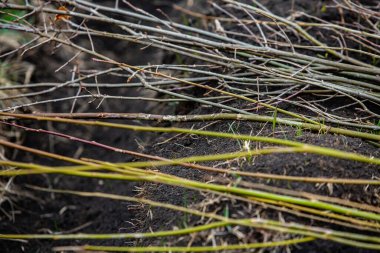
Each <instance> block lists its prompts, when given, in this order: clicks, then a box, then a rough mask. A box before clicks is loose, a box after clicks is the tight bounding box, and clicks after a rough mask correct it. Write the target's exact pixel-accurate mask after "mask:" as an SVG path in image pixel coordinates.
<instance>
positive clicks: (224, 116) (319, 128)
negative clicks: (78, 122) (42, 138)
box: [32, 113, 380, 141]
mask: <svg viewBox="0 0 380 253" xmlns="http://www.w3.org/2000/svg"><path fill="white" fill-rule="evenodd" d="M32 115H33V116H37V117H59V118H69V119H99V118H101V119H137V120H151V121H167V122H193V121H214V120H241V121H254V122H273V121H274V117H271V116H262V115H257V114H254V115H246V114H233V113H215V114H203V115H155V114H146V113H34V114H32ZM276 123H278V124H284V125H288V126H295V127H301V128H302V129H305V130H312V131H316V132H321V133H324V134H328V133H335V134H340V135H345V136H350V137H357V138H363V139H367V140H373V141H380V135H378V134H371V133H366V132H359V131H354V130H349V129H344V128H339V127H330V126H326V125H323V124H321V125H315V124H308V123H304V122H298V121H293V120H290V119H284V118H280V117H276ZM378 130H380V127H378Z"/></svg>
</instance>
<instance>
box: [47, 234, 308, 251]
mask: <svg viewBox="0 0 380 253" xmlns="http://www.w3.org/2000/svg"><path fill="white" fill-rule="evenodd" d="M313 240H315V239H314V238H313V237H302V238H296V239H290V240H284V241H275V242H258V243H247V244H238V245H221V246H189V247H174V246H173V247H170V246H166V247H165V246H163V247H162V246H147V247H117V246H94V245H86V246H82V247H70V246H69V247H65V246H63V247H56V248H55V249H54V251H62V250H63V251H66V250H70V251H79V252H81V251H103V252H216V251H222V250H223V251H226V250H227V251H231V250H250V249H260V248H273V247H280V246H291V245H297V244H301V243H306V242H310V241H313Z"/></svg>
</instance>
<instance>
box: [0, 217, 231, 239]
mask: <svg viewBox="0 0 380 253" xmlns="http://www.w3.org/2000/svg"><path fill="white" fill-rule="evenodd" d="M229 225H231V224H230V223H228V222H226V221H218V222H212V223H209V224H205V225H200V226H194V227H189V228H183V229H178V230H168V231H156V232H148V233H114V234H84V233H79V234H0V239H12V240H47V239H49V240H110V239H143V238H153V237H168V236H180V235H188V234H193V233H199V232H202V231H206V230H211V229H215V228H220V227H225V226H229Z"/></svg>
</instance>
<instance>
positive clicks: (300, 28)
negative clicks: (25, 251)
mask: <svg viewBox="0 0 380 253" xmlns="http://www.w3.org/2000/svg"><path fill="white" fill-rule="evenodd" d="M115 2H116V3H115ZM115 2H114V1H104V3H101V4H97V3H95V2H93V1H85V0H75V1H68V0H67V1H66V0H55V1H49V2H41V1H26V2H25V3H24V2H23V1H21V2H17V1H15V3H10V2H5V3H0V8H1V10H0V18H1V20H0V21H1V22H0V27H1V28H2V29H3V32H2V33H1V34H0V36H1V38H4V39H1V40H0V44H1V45H3V44H4V45H8V46H7V48H6V49H5V50H0V54H1V55H0V64H5V63H13V62H17V63H19V64H21V63H22V64H21V65H22V66H29V67H24V68H22V69H24V70H25V69H26V71H24V73H23V74H22V77H24V78H20V77H19V78H13V79H12V78H11V77H10V75H9V73H10V71H9V70H8V71H6V73H5V74H2V72H1V71H0V84H1V86H0V90H1V94H2V96H1V97H0V99H1V101H2V103H1V108H0V109H1V110H0V116H1V117H2V119H1V121H0V122H1V123H2V125H3V127H7V129H8V128H11V129H12V131H15V130H17V131H18V132H19V133H21V132H22V133H29V134H31V133H37V132H38V133H40V134H41V133H42V134H43V135H44V136H49V138H51V137H52V136H54V137H55V138H61V139H66V140H69V142H70V143H71V144H70V145H71V147H76V146H75V145H81V147H83V149H86V147H89V146H91V147H92V148H97V149H102V150H106V151H107V152H110V153H113V152H117V153H121V154H123V156H122V157H123V158H121V160H118V161H112V160H107V159H106V158H104V159H103V158H100V159H99V157H97V156H95V155H94V156H93V157H91V158H85V157H83V156H81V155H80V152H74V153H75V154H72V153H70V154H65V153H59V152H55V151H54V149H50V150H49V151H47V149H46V147H43V146H37V147H29V146H27V145H23V144H22V143H20V142H19V143H18V144H16V143H14V137H9V138H3V139H1V140H0V144H1V145H2V146H4V147H7V148H8V149H9V150H19V151H20V152H24V153H22V154H26V153H27V154H32V156H33V157H34V156H42V157H47V158H50V159H51V160H53V161H54V162H51V163H49V164H44V165H43V164H42V163H41V164H39V163H35V162H34V161H33V163H30V162H31V161H28V160H27V159H26V158H23V157H20V156H19V157H20V158H17V159H16V158H14V157H13V158H11V157H10V156H8V159H9V160H6V159H5V158H4V159H2V160H1V161H0V164H1V165H2V166H4V169H3V170H2V171H0V176H1V177H2V178H4V179H5V178H13V177H16V176H17V178H20V177H27V178H34V177H36V176H37V175H48V174H58V175H66V176H74V177H83V178H96V179H102V180H109V181H113V180H115V181H117V180H122V181H123V180H126V181H138V182H142V183H144V184H141V185H140V186H139V187H141V189H142V190H141V192H140V195H138V197H137V196H135V197H131V196H124V195H123V193H122V191H121V190H120V191H119V192H117V191H116V192H117V193H118V194H108V193H105V192H89V191H86V192H84V191H81V192H79V191H75V190H70V189H61V190H52V189H45V188H44V189H42V188H40V187H35V186H33V190H31V189H29V190H30V191H36V192H50V193H51V192H54V193H57V194H58V193H63V194H67V195H77V196H82V197H94V198H106V199H113V200H119V201H127V202H138V203H141V204H143V205H144V208H145V209H143V210H142V211H141V213H145V212H147V213H148V214H150V216H151V217H150V218H151V219H152V220H153V217H154V216H155V215H158V216H159V215H160V214H157V213H156V212H157V210H162V208H165V209H169V210H171V212H169V213H170V215H171V216H172V217H186V218H184V219H185V220H186V222H184V223H186V224H185V225H184V227H183V228H180V227H178V226H177V224H175V222H173V220H170V219H169V220H167V217H166V218H165V217H163V218H162V219H161V223H160V225H159V226H156V227H154V230H157V231H152V230H149V229H150V228H151V223H150V222H147V221H144V219H148V218H141V213H140V225H139V226H138V229H135V230H132V231H131V233H127V234H125V233H117V234H93V233H95V232H96V233H101V232H104V231H90V232H92V233H91V234H71V233H69V234H61V233H59V232H60V231H55V232H53V233H52V234H35V232H34V231H31V232H28V233H25V234H11V233H10V232H9V231H4V230H1V229H0V233H1V234H0V238H3V239H25V240H32V239H47V240H49V239H60V240H62V241H63V242H64V240H79V241H73V243H72V245H74V246H63V247H55V248H54V249H55V250H57V251H83V250H86V251H130V252H137V251H140V252H148V251H152V252H157V251H170V252H175V251H179V252H184V251H188V252H197V251H198V252H206V251H215V252H221V251H229V250H234V252H236V251H238V250H241V251H242V252H246V250H248V249H250V250H251V249H252V250H253V249H257V248H264V249H267V248H268V249H273V248H276V249H278V250H279V252H283V251H285V250H287V249H290V248H291V249H294V252H297V249H298V250H299V249H300V248H296V247H294V245H295V244H301V243H304V244H305V245H309V246H305V248H308V247H314V246H315V244H312V243H313V242H315V240H324V241H327V242H328V243H332V244H331V245H338V246H333V247H341V245H346V246H353V247H359V248H362V249H363V250H367V249H368V250H369V249H377V250H379V249H380V240H379V237H378V232H379V229H380V224H379V221H380V208H379V206H378V205H379V203H380V197H379V188H378V185H379V184H380V181H379V180H378V178H379V173H378V169H379V168H380V167H379V165H380V158H377V157H379V155H380V154H379V151H378V147H379V144H380V143H379V141H380V135H379V134H378V133H379V131H380V118H379V113H378V112H379V111H380V110H379V107H380V104H379V103H380V93H379V90H380V47H379V41H380V5H379V4H378V3H376V1H366V3H365V4H364V3H360V2H359V1H350V0H344V1H338V0H334V1H327V3H325V2H319V1H318V4H315V3H309V2H308V1H299V2H300V3H298V1H295V2H297V5H294V6H290V5H289V4H290V3H293V1H283V2H282V3H277V2H276V1H266V3H265V4H263V3H260V2H259V1H255V0H251V1H248V0H246V1H244V0H239V1H234V0H210V1H199V3H196V1H183V2H181V3H178V5H176V4H173V10H172V12H171V13H172V14H170V15H169V14H168V15H167V14H165V13H164V12H163V11H155V12H149V11H146V10H144V9H143V8H140V7H137V6H136V5H134V4H133V2H132V3H130V2H127V1H122V2H120V3H119V1H115ZM303 5H305V6H303ZM283 7H287V8H286V9H285V8H284V9H282V8H283ZM302 7H305V9H302ZM173 13H174V15H173ZM11 33H12V34H16V36H19V37H20V36H21V38H24V39H18V38H19V37H16V39H15V37H14V36H13V35H12V36H13V37H12V36H11ZM7 37H8V38H12V40H11V39H8V40H7V39H5V38H7ZM3 40H4V41H6V42H3ZM10 42H12V43H10ZM9 45H11V46H9ZM136 45H138V47H136ZM152 48H156V49H157V50H156V51H148V52H150V53H147V54H145V55H144V54H141V52H144V51H146V50H152ZM140 51H141V52H140ZM151 52H155V54H153V53H151ZM36 55H37V56H36ZM160 55H161V57H159V56H160ZM162 55H164V56H162ZM137 58H138V59H137ZM132 59H133V61H134V63H131V61H132ZM136 59H137V60H136ZM28 61H30V62H33V66H32V64H31V63H26V62H28ZM32 73H33V74H34V76H35V77H34V78H33V77H31V76H32ZM1 75H4V77H3V76H1ZM2 80H6V81H4V84H3V81H2ZM12 80H14V81H12ZM21 80H23V81H21ZM36 80H37V81H36ZM41 80H42V81H41ZM45 80H47V81H45ZM127 101H128V102H131V101H132V104H133V103H136V104H137V103H140V104H139V105H140V106H139V108H136V110H134V109H135V108H134V109H133V110H132V111H131V110H130V108H128V106H127ZM141 101H142V102H141ZM128 105H131V103H130V104H128ZM126 111H128V112H126ZM147 112H149V114H147ZM163 113H165V114H170V115H164V114H163ZM112 120H118V122H117V123H115V122H114V121H112ZM127 120H135V122H136V120H137V121H138V122H139V123H138V124H133V125H130V124H127V123H129V121H127ZM145 121H151V122H155V123H154V124H151V125H144V124H145V123H142V122H145ZM210 121H211V123H210ZM241 121H244V122H245V123H244V124H242V125H239V124H240V123H236V122H241ZM44 122H48V125H47V127H46V129H40V128H43V127H42V126H45V124H44ZM162 122H164V123H162ZM190 122H198V123H195V124H193V125H191V124H192V123H190ZM176 123H178V124H183V125H181V128H177V127H173V125H174V124H176ZM49 124H50V125H49ZM234 124H238V126H239V127H241V129H239V127H236V128H235V126H236V125H234ZM53 125H54V126H56V125H64V126H69V125H74V126H83V127H87V128H83V130H81V131H85V130H86V131H89V132H91V134H90V135H89V136H87V137H88V138H86V136H84V134H83V133H82V132H81V133H80V136H81V137H79V136H78V135H76V134H75V133H74V132H70V131H69V132H64V133H63V132H62V131H57V130H56V129H55V127H53ZM96 127H103V128H108V129H111V131H113V130H112V129H122V131H124V130H132V131H136V132H153V133H157V132H159V133H168V134H166V135H162V136H161V137H162V138H166V140H165V141H162V142H160V143H158V140H157V139H154V140H155V141H154V142H155V143H150V145H148V146H149V148H147V150H148V151H150V152H142V151H141V152H140V151H131V150H129V149H128V146H127V148H125V149H124V148H120V147H116V146H114V145H112V143H111V144H110V145H106V144H103V143H102V140H105V139H107V137H104V138H103V139H100V141H95V136H96V131H97V130H96ZM4 129H5V128H4ZM173 133H174V134H176V135H174V136H173ZM18 136H19V135H18ZM195 136H197V139H193V138H196V137H195ZM302 136H303V137H302ZM153 138H154V136H153V137H151V140H152V139H153ZM220 138H222V140H220ZM300 138H301V139H300ZM302 138H304V139H302ZM17 139H18V140H19V139H20V137H18V138H17ZM96 140H99V139H98V138H96ZM195 140H196V141H195ZM215 140H218V141H215ZM330 140H334V141H330ZM189 141H190V142H194V143H197V144H196V145H193V146H192V147H191V148H188V149H186V146H191V145H192V144H186V143H188V142H189ZM340 141H342V142H344V141H346V142H347V143H346V144H342V145H340V144H339V142H340ZM337 142H338V144H336V143H337ZM206 143H207V144H206ZM210 143H211V144H210ZM153 144H155V145H153ZM214 145H215V146H216V147H214ZM211 146H212V147H213V148H214V149H213V148H211ZM205 147H207V148H205ZM207 149H209V150H207ZM162 150H164V151H162ZM186 150H187V151H186ZM194 150H195V151H194ZM212 150H215V152H213V153H214V154H210V153H211V151H212ZM305 154H307V155H305ZM126 155H128V157H129V158H130V159H131V160H132V158H135V157H138V158H139V159H141V161H137V162H136V161H134V162H128V163H126V162H122V163H121V162H120V161H125V160H124V159H125V157H126ZM264 157H266V158H264ZM260 159H264V160H260ZM265 159H267V160H265ZM276 159H277V160H276ZM278 159H279V160H280V161H278ZM307 159H310V160H309V161H308V160H307ZM330 159H333V160H330ZM270 160H272V162H270ZM275 161H278V163H277V164H276V162H275ZM331 161H332V162H331ZM67 163H69V165H68V164H67ZM264 165H265V166H266V170H265V171H264V172H265V173H264V172H263V171H260V169H259V168H260V166H264ZM311 165H315V166H317V167H311V168H309V169H304V170H299V168H300V167H302V168H304V167H310V166H311ZM277 166H283V168H284V170H283V171H282V170H281V171H280V172H279V171H276V170H275V168H274V167H277ZM318 166H319V167H318ZM336 166H337V167H336ZM338 167H339V168H340V167H342V169H341V170H340V171H338ZM175 168H178V170H177V169H175ZM268 168H269V169H268ZM285 168H292V169H295V170H297V171H290V172H289V171H287V170H286V169H285ZM318 168H321V169H322V170H326V171H328V172H327V173H331V174H324V173H325V172H323V171H318ZM276 169H278V168H276ZM334 169H336V170H334ZM189 171H191V173H193V172H194V173H195V174H191V175H189ZM268 171H269V172H268ZM306 171H312V172H310V173H306ZM292 173H295V174H292ZM342 175H343V176H342ZM51 177H53V176H51ZM7 180H9V179H7ZM89 180H91V179H89ZM4 182H5V181H4ZM9 182H10V181H9ZM5 185H6V184H5V183H4V186H3V184H0V187H1V189H2V195H1V196H0V197H1V198H0V204H1V203H3V202H5V201H4V200H5V199H7V200H9V199H12V198H11V197H8V196H9V195H11V192H7V191H8V190H7V189H8V188H7V187H8V186H7V187H5ZM21 185H22V184H21ZM158 185H160V187H163V186H164V187H163V188H160V190H159V191H164V192H159V191H158V190H157V189H156V188H157V187H158ZM337 185H338V186H337ZM165 187H168V188H165ZM323 187H325V189H327V190H326V192H327V194H326V192H325V194H323V195H322V194H321V195H316V194H311V193H310V191H314V190H313V189H315V188H318V189H320V188H323ZM337 187H338V189H340V190H341V193H337V192H334V189H336V188H337ZM339 187H342V188H339ZM344 187H347V188H344ZM350 187H352V188H350ZM355 187H356V188H355ZM184 188H185V189H187V191H189V192H191V193H189V194H191V195H192V196H196V198H198V200H188V199H187V198H186V199H185V198H184V197H183V195H182V194H185V193H184V190H183V189H184ZM359 188H360V192H361V193H358V192H357V191H356V190H355V191H354V190H353V192H352V194H351V195H350V194H348V195H345V194H343V193H342V192H345V191H348V190H352V189H359ZM21 191H24V190H20V192H21ZM176 191H178V192H179V193H180V194H181V196H178V195H175V194H174V195H171V193H173V192H174V193H175V192H176ZM363 191H364V192H365V193H362V192H363ZM185 192H186V191H185ZM338 192H339V190H338ZM119 193H120V194H119ZM36 194H37V193H36ZM38 194H42V193H38ZM38 194H37V195H38ZM160 194H161V195H164V196H162V197H160V196H161V195H160ZM186 194H187V193H186ZM328 194H330V195H334V194H336V196H334V197H332V196H326V195H328ZM25 195H28V194H26V193H25ZM3 196H4V197H3ZM157 196H159V197H157ZM363 196H366V197H363ZM29 197H30V198H36V197H35V196H33V197H31V196H29ZM148 197H149V198H150V200H149V199H148ZM361 197H363V198H366V199H364V200H363V199H361ZM367 197H368V198H367ZM173 198H180V200H179V201H177V200H173ZM17 201H19V200H16V199H13V200H12V201H9V202H10V203H11V202H17ZM153 207H155V208H156V209H155V210H156V211H152V210H150V208H153ZM266 209H268V210H270V211H265V210H266ZM4 212H5V213H7V214H8V213H9V212H8V211H7V208H6V207H5V209H4ZM283 214H284V215H285V216H283ZM24 215H26V214H24ZM173 215H174V216H173ZM8 216H9V215H8ZM10 216H12V215H10ZM188 216H189V217H191V218H188ZM12 217H13V216H12ZM172 217H171V218H172ZM196 217H198V218H196ZM284 217H285V218H284ZM181 219H182V218H181ZM16 220H17V218H16ZM141 220H143V221H141ZM164 223H168V224H166V225H165V224H164ZM182 225H183V224H182ZM162 227H164V228H165V230H164V231H159V229H162ZM173 228H174V229H173ZM220 235H222V236H220ZM162 237H165V238H169V239H168V241H167V242H166V241H165V243H162V241H160V240H159V239H157V240H153V239H150V240H141V239H142V238H162ZM173 238H176V239H173ZM95 239H98V240H111V239H112V240H114V239H136V241H134V247H123V246H96V245H87V246H77V245H82V244H84V243H82V241H81V240H84V241H83V242H85V243H87V242H88V241H89V240H95ZM137 239H139V240H137ZM70 242H71V241H70ZM90 244H92V243H91V242H90ZM161 244H163V245H161ZM60 245H61V244H60ZM60 245H59V246H60ZM64 245H66V244H64ZM313 245H314V246H313ZM329 245H330V244H329ZM53 246H57V245H53ZM300 247H302V246H300ZM309 249H310V248H309ZM335 249H336V248H335ZM300 252H301V251H300ZM363 252H366V251H363Z"/></svg>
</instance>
